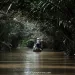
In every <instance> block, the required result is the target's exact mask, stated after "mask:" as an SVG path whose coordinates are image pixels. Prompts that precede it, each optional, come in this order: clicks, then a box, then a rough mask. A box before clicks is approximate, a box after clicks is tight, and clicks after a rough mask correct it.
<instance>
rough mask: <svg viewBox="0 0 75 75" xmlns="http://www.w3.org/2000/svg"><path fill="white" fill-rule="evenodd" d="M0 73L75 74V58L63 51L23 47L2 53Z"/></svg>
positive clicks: (7, 74)
mask: <svg viewBox="0 0 75 75" xmlns="http://www.w3.org/2000/svg"><path fill="white" fill-rule="evenodd" d="M0 75H75V59H71V58H67V57H65V56H64V53H63V52H49V51H44V50H43V51H42V52H33V50H32V49H28V48H23V49H18V50H14V51H13V52H1V53H0Z"/></svg>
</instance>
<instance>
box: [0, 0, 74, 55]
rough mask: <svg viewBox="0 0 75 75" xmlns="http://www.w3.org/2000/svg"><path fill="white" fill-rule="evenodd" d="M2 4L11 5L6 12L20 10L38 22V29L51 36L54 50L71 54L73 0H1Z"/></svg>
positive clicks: (72, 43)
mask: <svg viewBox="0 0 75 75" xmlns="http://www.w3.org/2000/svg"><path fill="white" fill-rule="evenodd" d="M0 3H1V4H0V7H1V8H0V9H2V10H5V9H6V8H5V7H4V6H3V4H4V5H5V4H6V5H5V6H7V7H8V6H9V7H10V6H11V8H10V10H9V9H8V11H7V13H10V12H11V11H12V14H13V13H15V12H17V11H22V14H23V15H26V16H27V17H28V18H29V19H31V20H32V19H33V20H36V21H38V22H39V23H40V25H39V28H40V30H41V31H42V32H43V33H44V34H46V35H47V36H48V37H49V38H50V36H51V37H52V39H53V40H52V45H53V48H54V50H59V51H60V50H64V51H66V53H67V55H73V54H74V50H75V47H74V46H75V21H74V20H75V0H16V1H15V0H14V1H12V0H3V1H0ZM5 11H6V10H5Z"/></svg>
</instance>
